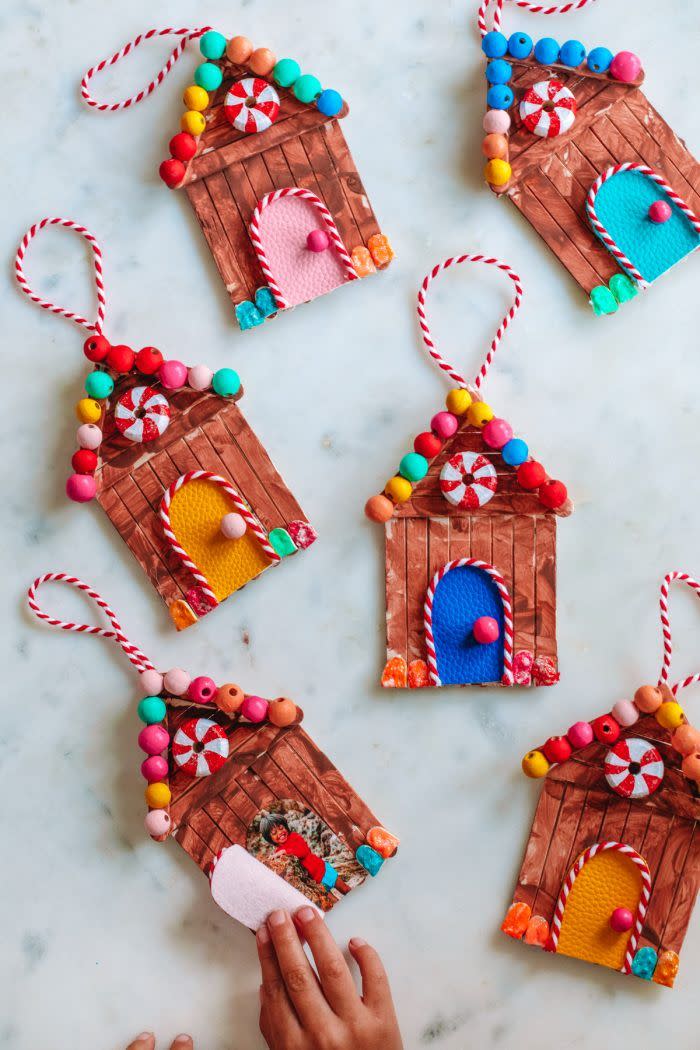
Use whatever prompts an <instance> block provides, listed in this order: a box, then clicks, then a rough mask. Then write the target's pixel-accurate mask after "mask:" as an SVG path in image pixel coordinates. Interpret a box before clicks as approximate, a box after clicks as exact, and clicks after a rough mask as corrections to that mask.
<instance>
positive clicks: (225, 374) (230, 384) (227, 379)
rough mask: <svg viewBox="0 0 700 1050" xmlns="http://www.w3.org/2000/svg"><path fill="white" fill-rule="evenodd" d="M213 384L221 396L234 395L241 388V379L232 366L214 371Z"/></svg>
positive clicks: (215, 390)
mask: <svg viewBox="0 0 700 1050" xmlns="http://www.w3.org/2000/svg"><path fill="white" fill-rule="evenodd" d="M211 385H212V387H213V388H214V392H215V393H216V394H219V396H220V397H234V396H235V395H236V394H237V393H238V391H239V390H240V389H241V380H240V378H239V376H238V372H234V370H233V369H232V368H220V369H219V371H218V372H214V378H213V379H212V381H211Z"/></svg>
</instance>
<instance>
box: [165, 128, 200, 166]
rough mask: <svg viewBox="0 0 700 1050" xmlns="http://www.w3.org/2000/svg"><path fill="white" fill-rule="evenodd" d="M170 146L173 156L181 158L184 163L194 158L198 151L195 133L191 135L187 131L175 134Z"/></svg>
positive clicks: (177, 158)
mask: <svg viewBox="0 0 700 1050" xmlns="http://www.w3.org/2000/svg"><path fill="white" fill-rule="evenodd" d="M169 148H170V154H171V156H173V157H175V159H176V160H181V161H182V163H183V164H186V163H187V161H188V160H192V158H193V157H194V155H195V153H196V152H197V143H196V141H195V137H194V135H190V134H188V132H186V131H181V132H180V133H179V134H178V135H173V137H172V138H171V140H170V143H169Z"/></svg>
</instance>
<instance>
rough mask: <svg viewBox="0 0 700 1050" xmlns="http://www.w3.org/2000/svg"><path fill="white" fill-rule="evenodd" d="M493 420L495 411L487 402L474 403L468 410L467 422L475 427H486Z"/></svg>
mask: <svg viewBox="0 0 700 1050" xmlns="http://www.w3.org/2000/svg"><path fill="white" fill-rule="evenodd" d="M491 419H493V409H492V408H491V406H490V405H487V404H486V402H485V401H473V402H472V404H471V405H470V406H469V408H468V409H467V422H468V423H470V424H471V425H472V426H473V427H485V426H486V424H487V423H488V422H489V421H490V420H491Z"/></svg>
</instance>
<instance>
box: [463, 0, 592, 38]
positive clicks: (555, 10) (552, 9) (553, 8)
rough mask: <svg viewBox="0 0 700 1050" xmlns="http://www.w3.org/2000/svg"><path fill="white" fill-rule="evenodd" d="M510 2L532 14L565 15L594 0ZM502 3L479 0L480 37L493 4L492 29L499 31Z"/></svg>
mask: <svg viewBox="0 0 700 1050" xmlns="http://www.w3.org/2000/svg"><path fill="white" fill-rule="evenodd" d="M509 2H510V3H512V4H515V6H516V7H521V8H522V9H523V10H524V11H529V12H530V14H533V15H566V14H569V12H570V11H578V10H579V9H580V8H581V7H585V6H586V4H592V3H594V0H567V3H565V4H551V5H549V6H547V5H546V4H533V3H531V2H530V0H509ZM503 3H504V0H481V3H480V4H479V10H478V12H477V16H476V17H477V22H478V25H479V32H480V33H481V35H482V37H483V36H486V34H487V33H488V31H489V30H488V26H487V18H488V11H489V8H490V7H491V5H492V4H493V25H492V27H491V28H492V29H495V30H496V32H499V33H500V31H501V20H502V15H503Z"/></svg>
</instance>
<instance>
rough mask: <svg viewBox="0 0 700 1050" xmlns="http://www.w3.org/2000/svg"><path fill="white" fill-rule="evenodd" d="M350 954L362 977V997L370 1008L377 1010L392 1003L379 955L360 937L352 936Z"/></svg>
mask: <svg viewBox="0 0 700 1050" xmlns="http://www.w3.org/2000/svg"><path fill="white" fill-rule="evenodd" d="M348 948H349V949H350V954H351V955H352V957H353V959H354V960H355V962H356V963H357V965H358V966H359V968H360V975H361V977H362V999H363V1001H364V1003H365V1005H366V1006H368V1007H369V1008H370V1010H379V1009H383V1008H386V1006H387V1005H389V1006H391V1008H392V1010H393V1004H392V1000H391V989H390V987H389V978H388V977H387V975H386V970H385V969H384V965H383V963H382V960H381V959H380V958H379V955H378V954H377V952H376V951H375V950H374V948H372V947H370V945H369V944H367V942H366V941H363V940H362V939H361V938H360V937H353V938H352V940H351V941H350V942H349V944H348Z"/></svg>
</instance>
